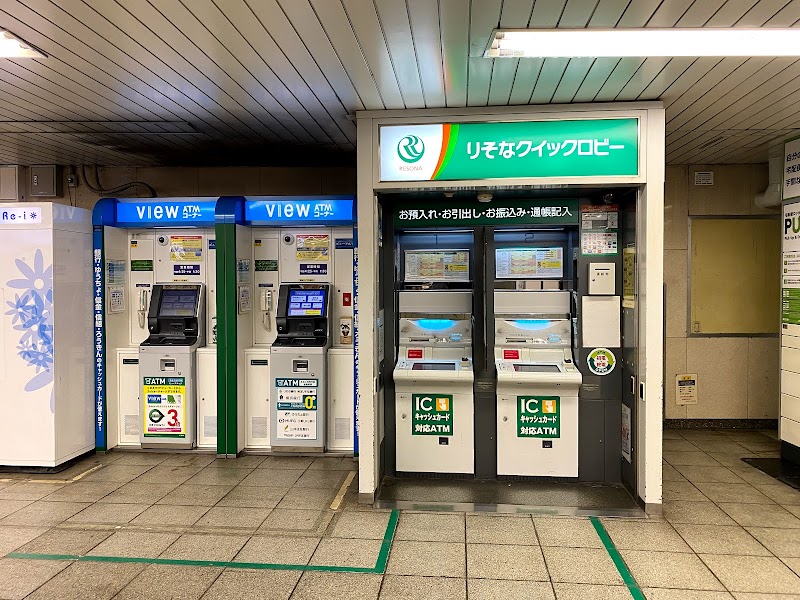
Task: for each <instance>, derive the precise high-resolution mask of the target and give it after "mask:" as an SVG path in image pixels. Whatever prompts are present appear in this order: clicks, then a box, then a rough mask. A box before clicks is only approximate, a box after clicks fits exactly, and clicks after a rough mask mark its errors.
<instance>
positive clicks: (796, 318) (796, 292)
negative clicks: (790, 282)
mask: <svg viewBox="0 0 800 600" xmlns="http://www.w3.org/2000/svg"><path fill="white" fill-rule="evenodd" d="M781 320H782V321H783V323H786V324H789V325H800V289H793V288H783V290H782V292H781Z"/></svg>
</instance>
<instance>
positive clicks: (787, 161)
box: [783, 137, 800, 200]
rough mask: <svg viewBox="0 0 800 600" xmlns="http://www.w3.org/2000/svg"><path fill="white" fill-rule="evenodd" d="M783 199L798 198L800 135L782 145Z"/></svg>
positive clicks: (799, 190)
mask: <svg viewBox="0 0 800 600" xmlns="http://www.w3.org/2000/svg"><path fill="white" fill-rule="evenodd" d="M783 148H784V151H783V154H784V156H783V199H784V200H791V199H792V198H800V137H798V138H795V139H793V140H789V141H788V142H786V144H784V146H783Z"/></svg>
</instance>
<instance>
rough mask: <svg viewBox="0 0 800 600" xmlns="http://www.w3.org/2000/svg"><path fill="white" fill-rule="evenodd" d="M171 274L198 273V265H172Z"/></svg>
mask: <svg viewBox="0 0 800 600" xmlns="http://www.w3.org/2000/svg"><path fill="white" fill-rule="evenodd" d="M172 274H173V275H200V265H172Z"/></svg>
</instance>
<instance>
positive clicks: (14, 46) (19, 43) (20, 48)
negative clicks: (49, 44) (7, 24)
mask: <svg viewBox="0 0 800 600" xmlns="http://www.w3.org/2000/svg"><path fill="white" fill-rule="evenodd" d="M0 58H47V54H45V53H44V52H42V51H41V50H39V49H38V48H37V47H36V46H32V45H31V44H29V43H28V42H26V41H25V40H23V39H22V38H20V37H17V36H16V35H14V34H13V33H11V32H10V31H7V30H5V29H2V28H0Z"/></svg>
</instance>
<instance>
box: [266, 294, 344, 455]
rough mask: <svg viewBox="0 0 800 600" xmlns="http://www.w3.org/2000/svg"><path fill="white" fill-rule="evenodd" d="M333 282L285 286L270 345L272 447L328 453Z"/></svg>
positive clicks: (276, 449) (277, 449)
mask: <svg viewBox="0 0 800 600" xmlns="http://www.w3.org/2000/svg"><path fill="white" fill-rule="evenodd" d="M329 297H330V285H328V284H319V283H293V284H282V285H281V286H280V288H279V290H278V312H277V314H276V319H275V320H276V325H277V327H276V329H277V337H276V338H275V341H274V342H273V343H272V351H271V357H272V365H271V371H270V375H271V378H272V398H273V402H272V403H271V406H272V414H271V419H270V421H271V424H272V428H271V431H270V434H271V441H272V450H273V451H278V452H280V451H283V452H324V451H325V430H326V423H327V420H326V417H327V415H326V401H327V399H326V396H327V382H328V378H327V354H328V349H329V348H330V345H331V343H330V325H329V319H328V308H329Z"/></svg>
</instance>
